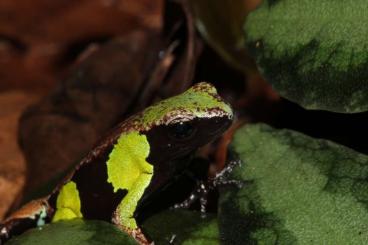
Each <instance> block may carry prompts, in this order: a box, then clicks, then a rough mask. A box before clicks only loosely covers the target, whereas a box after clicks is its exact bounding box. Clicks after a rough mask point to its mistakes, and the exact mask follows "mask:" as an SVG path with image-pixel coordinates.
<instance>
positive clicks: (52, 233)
mask: <svg viewBox="0 0 368 245" xmlns="http://www.w3.org/2000/svg"><path fill="white" fill-rule="evenodd" d="M7 244H9V245H18V244H22V245H36V244H37V245H49V244H53V245H65V244H68V245H69V244H70V245H89V244H93V245H103V244H112V245H114V244H116V245H118V244H137V243H136V242H135V240H134V239H133V238H131V237H129V236H128V235H127V234H125V233H123V232H122V231H120V230H119V229H118V228H116V227H115V226H113V225H112V224H110V223H107V222H103V221H94V220H89V221H87V220H78V219H75V220H71V221H59V222H56V223H53V224H47V225H45V226H43V227H42V228H40V229H38V228H36V229H32V230H29V231H27V232H26V233H24V234H22V235H21V236H18V237H15V238H13V239H11V240H10V241H9V242H8V243H7Z"/></svg>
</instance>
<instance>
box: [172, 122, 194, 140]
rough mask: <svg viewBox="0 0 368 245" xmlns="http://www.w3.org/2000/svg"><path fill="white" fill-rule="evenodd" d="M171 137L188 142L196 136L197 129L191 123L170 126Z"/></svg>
mask: <svg viewBox="0 0 368 245" xmlns="http://www.w3.org/2000/svg"><path fill="white" fill-rule="evenodd" d="M168 127H169V131H168V133H169V136H170V137H171V138H173V139H176V140H187V139H190V138H192V137H193V135H194V134H195V131H196V130H195V127H194V126H193V125H192V123H191V122H179V123H174V124H171V125H169V126H168Z"/></svg>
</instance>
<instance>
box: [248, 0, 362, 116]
mask: <svg viewBox="0 0 368 245" xmlns="http://www.w3.org/2000/svg"><path fill="white" fill-rule="evenodd" d="M367 7H368V5H367V2H366V1H341V2H331V1H309V0H301V1H293V0H280V1H273V0H269V1H264V3H263V4H262V5H261V6H260V8H258V9H257V10H255V11H254V12H252V13H251V14H250V15H249V17H248V18H247V21H246V24H245V33H246V34H245V35H246V37H247V43H248V47H249V49H250V50H251V51H252V53H253V55H254V57H255V59H256V61H257V64H258V65H259V68H260V71H261V73H262V74H263V75H264V77H265V78H266V80H267V81H268V82H270V83H271V84H272V85H273V86H274V88H275V89H276V90H277V91H278V92H279V93H280V95H281V96H283V97H285V98H287V99H289V100H292V101H294V102H296V103H298V104H299V105H301V106H303V107H305V108H307V109H321V110H329V111H334V112H345V113H354V112H363V111H367V110H368V103H367V101H368V73H367V69H366V63H367V62H366V60H367V47H366V46H365V45H362V43H366V38H367V30H366V29H365V28H364V27H363V26H362V25H361V23H362V21H363V20H365V19H366V14H365V11H364V10H365V9H366V8H367Z"/></svg>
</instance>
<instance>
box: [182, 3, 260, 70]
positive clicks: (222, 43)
mask: <svg viewBox="0 0 368 245" xmlns="http://www.w3.org/2000/svg"><path fill="white" fill-rule="evenodd" d="M189 4H190V6H191V9H192V10H193V12H194V15H195V16H194V17H195V22H196V26H197V29H198V30H199V32H200V33H201V35H202V36H203V37H204V39H205V40H206V41H207V42H208V43H209V44H210V45H211V47H212V48H214V49H215V50H216V51H217V53H218V54H219V55H220V56H221V57H222V58H223V59H224V60H226V61H227V62H229V64H231V65H232V66H233V67H235V68H237V69H239V70H244V69H250V70H252V69H255V67H254V64H253V62H252V61H251V59H250V58H249V56H248V54H247V51H246V50H245V40H244V35H243V23H244V20H245V17H246V14H247V10H246V8H245V4H244V2H243V1H232V0H226V1H223V0H191V1H189Z"/></svg>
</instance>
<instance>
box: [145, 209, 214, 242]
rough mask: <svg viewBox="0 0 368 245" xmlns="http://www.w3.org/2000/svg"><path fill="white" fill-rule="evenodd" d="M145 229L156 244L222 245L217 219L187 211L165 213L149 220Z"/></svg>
mask: <svg viewBox="0 0 368 245" xmlns="http://www.w3.org/2000/svg"><path fill="white" fill-rule="evenodd" d="M143 229H144V230H145V231H146V232H147V233H148V234H149V236H150V238H151V239H152V240H153V241H155V244H158V245H160V244H165V245H166V244H169V241H173V242H174V244H188V245H189V244H190V245H195V244H198V245H201V244H206V245H207V244H208V245H212V244H213V245H216V244H219V243H220V240H219V231H218V224H217V219H216V218H215V217H214V216H213V215H210V214H209V215H207V217H206V218H201V215H200V213H198V212H192V211H187V210H170V211H164V212H162V213H160V214H157V215H155V216H153V217H151V218H149V219H148V220H147V221H146V222H145V223H144V224H143Z"/></svg>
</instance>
